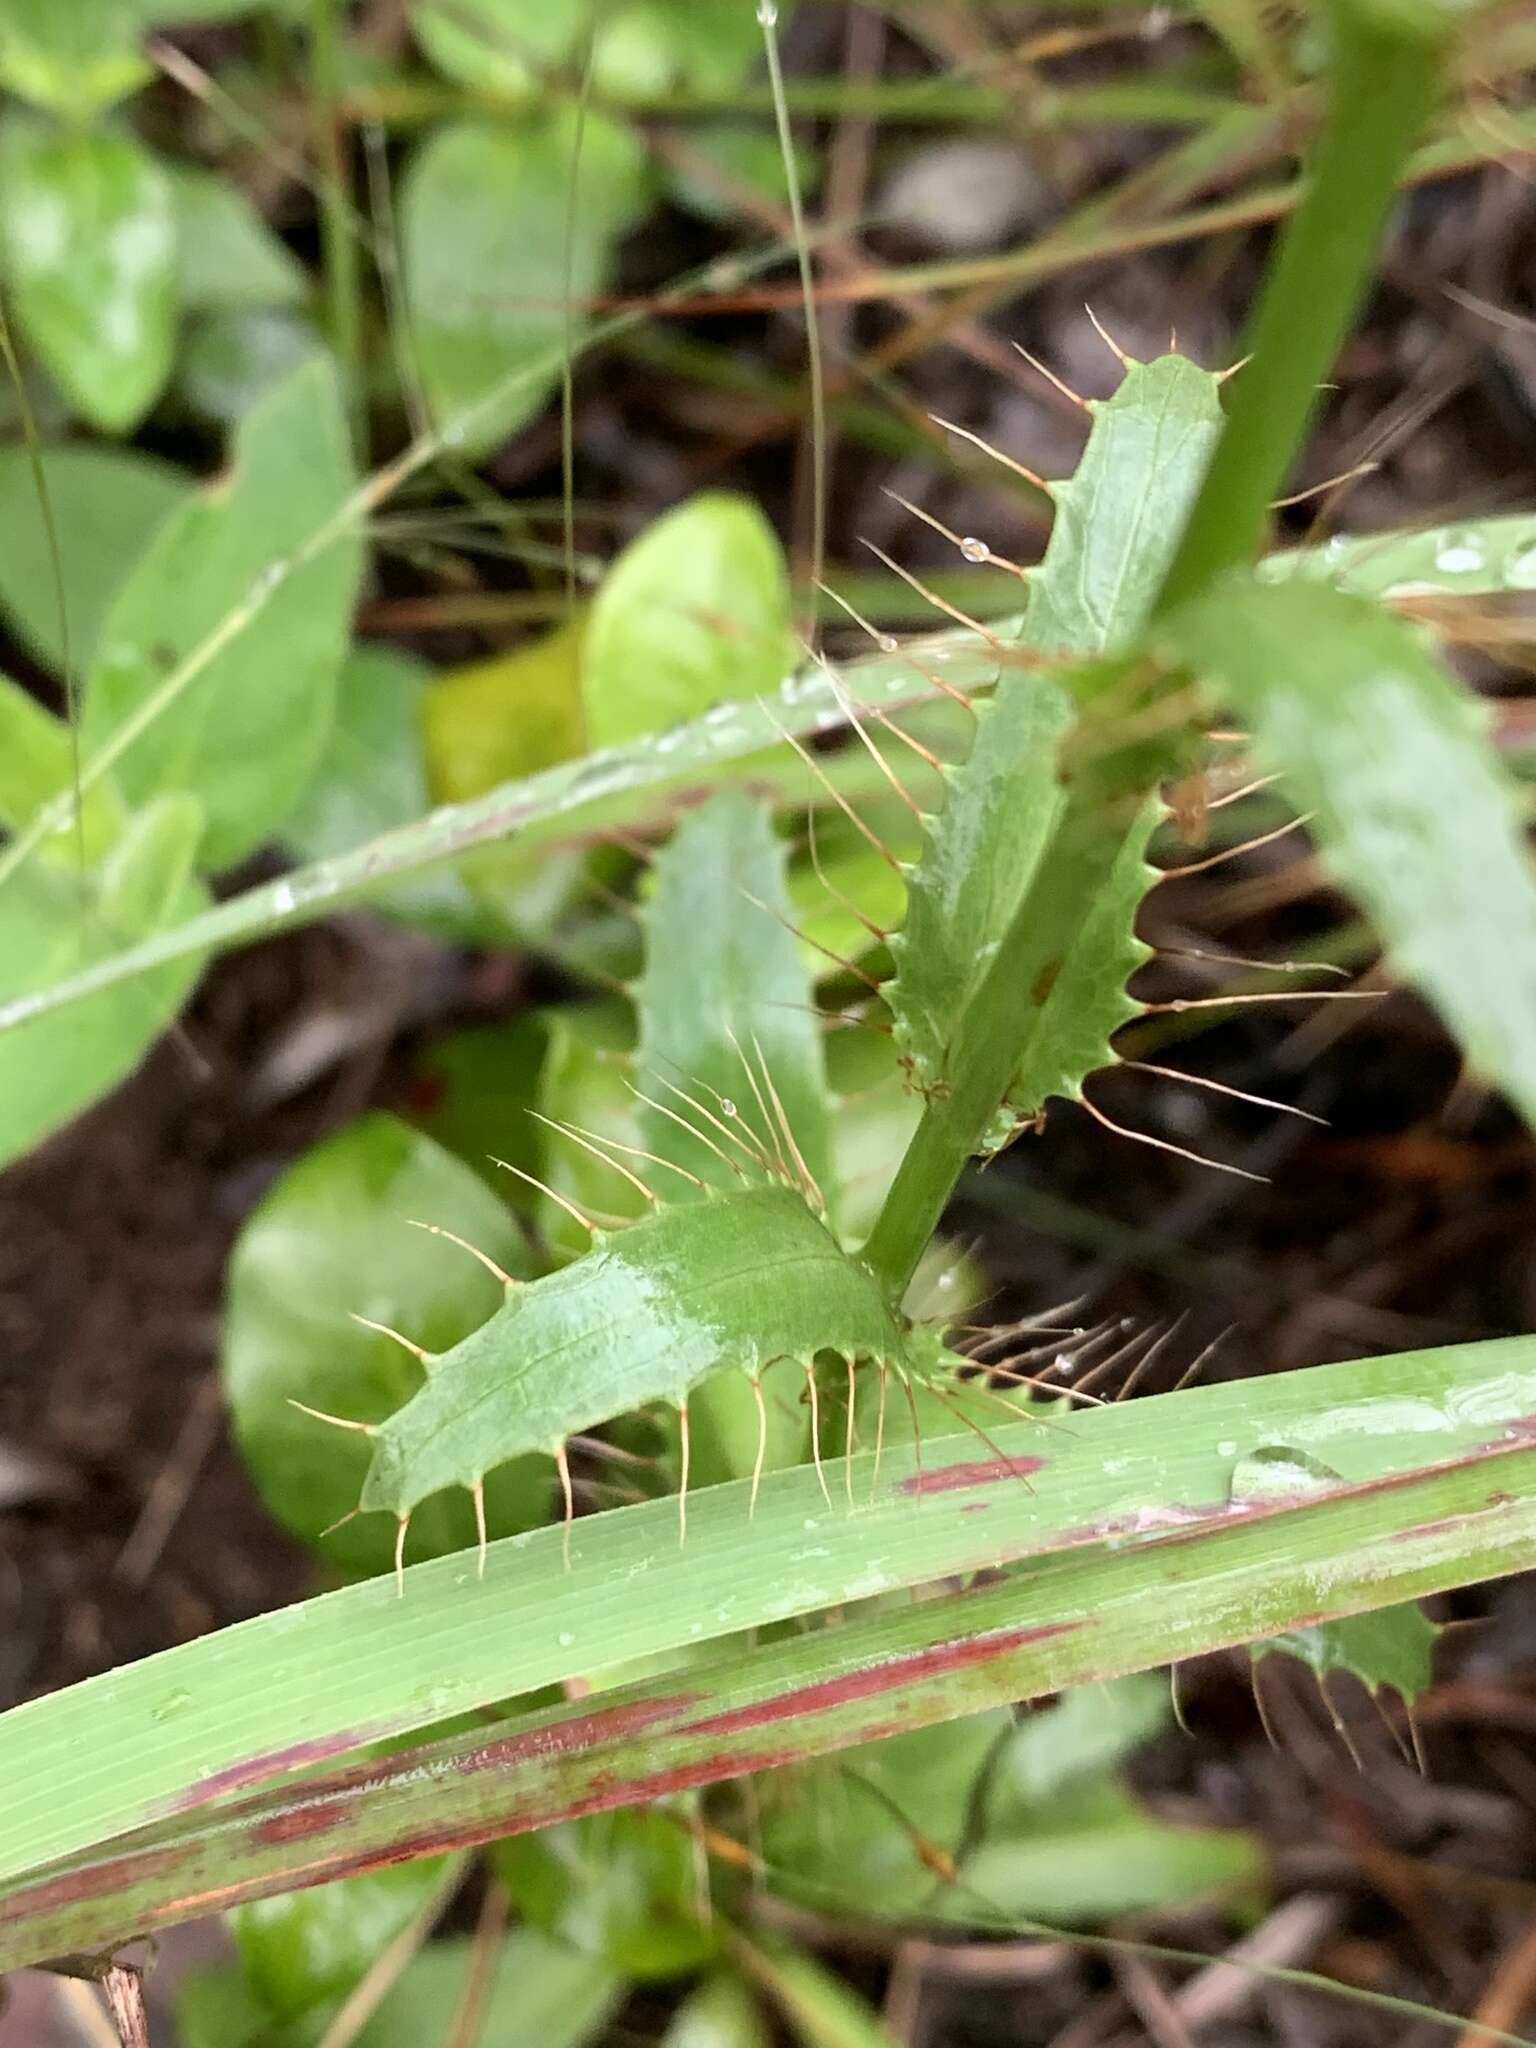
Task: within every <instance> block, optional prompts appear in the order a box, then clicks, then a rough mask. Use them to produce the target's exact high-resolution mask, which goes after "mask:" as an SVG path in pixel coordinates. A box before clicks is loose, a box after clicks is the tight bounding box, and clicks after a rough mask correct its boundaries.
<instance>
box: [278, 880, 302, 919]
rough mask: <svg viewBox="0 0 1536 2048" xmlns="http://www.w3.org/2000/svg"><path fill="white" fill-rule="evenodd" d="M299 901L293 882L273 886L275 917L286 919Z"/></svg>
mask: <svg viewBox="0 0 1536 2048" xmlns="http://www.w3.org/2000/svg"><path fill="white" fill-rule="evenodd" d="M298 900H299V899H298V896H297V894H296V892H295V890H294V887H293V884H292V883H291V882H276V883H274V884H273V887H272V898H271V901H272V910H273V914H274V915H275V916H277V917H286V916H287V915H288V913H289V911H290V910H292V909H293V907H294V905H295V904H296V903H297V902H298Z"/></svg>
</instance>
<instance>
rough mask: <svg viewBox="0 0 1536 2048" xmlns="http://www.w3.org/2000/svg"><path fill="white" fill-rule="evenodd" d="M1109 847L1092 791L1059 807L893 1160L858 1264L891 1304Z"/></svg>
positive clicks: (987, 1114)
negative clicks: (944, 1068) (1028, 883)
mask: <svg viewBox="0 0 1536 2048" xmlns="http://www.w3.org/2000/svg"><path fill="white" fill-rule="evenodd" d="M1118 849H1119V838H1118V835H1116V834H1115V833H1113V832H1111V831H1106V829H1105V816H1104V810H1103V804H1102V799H1101V794H1100V792H1099V791H1098V787H1097V785H1095V788H1094V793H1092V794H1089V793H1087V792H1084V793H1083V794H1081V795H1078V796H1075V797H1074V798H1073V799H1072V800H1071V801H1069V803H1068V806H1067V809H1066V812H1065V814H1064V816H1063V818H1062V822H1061V825H1060V826H1059V828H1058V830H1057V833H1056V836H1055V838H1054V840H1053V841H1052V843H1051V846H1050V847H1049V849H1048V850H1047V852H1046V854H1045V857H1044V860H1043V862H1042V865H1041V872H1040V874H1039V877H1038V878H1037V880H1036V882H1035V884H1034V886H1033V887H1032V888H1031V889H1029V890H1028V891H1027V892H1026V893H1025V895H1024V897H1023V898H1022V900H1021V902H1020V904H1019V908H1018V910H1017V912H1016V913H1015V916H1014V919H1013V922H1012V924H1011V925H1010V926H1009V928H1008V932H1007V935H1006V936H1005V938H1004V939H1003V942H1002V944H1001V945H1000V946H999V947H998V950H997V957H996V959H995V960H994V961H993V964H992V970H991V972H990V973H989V974H988V976H987V978H986V980H985V981H984V982H983V983H982V985H981V987H980V989H979V990H978V991H977V994H976V999H975V1001H974V1002H973V1003H972V1005H971V1008H970V1011H969V1013H968V1015H967V1017H966V1020H965V1057H964V1058H963V1059H961V1060H957V1062H956V1071H955V1075H954V1079H953V1082H952V1085H951V1086H950V1088H949V1090H948V1092H947V1093H937V1092H936V1093H934V1094H933V1095H931V1096H929V1098H928V1100H927V1102H926V1103H925V1105H924V1108H923V1114H922V1119H921V1121H920V1122H919V1124H918V1127H917V1129H916V1131H915V1132H914V1133H913V1135H912V1141H911V1143H910V1144H909V1145H908V1147H907V1149H906V1151H905V1153H904V1154H903V1155H902V1160H901V1164H900V1166H898V1167H897V1169H896V1177H895V1179H894V1180H893V1181H892V1182H891V1186H890V1189H889V1191H888V1193H887V1195H886V1198H885V1201H884V1203H883V1204H882V1206H881V1210H880V1214H879V1215H878V1216H877V1217H876V1219H875V1227H874V1229H873V1230H872V1231H871V1232H870V1235H869V1239H868V1242H867V1243H866V1244H865V1246H864V1252H863V1258H864V1263H865V1264H866V1265H867V1266H868V1267H869V1268H870V1269H871V1271H872V1272H873V1273H874V1274H875V1276H876V1278H877V1279H879V1280H880V1281H881V1282H882V1283H883V1284H884V1285H885V1287H886V1289H887V1291H888V1293H889V1294H890V1295H891V1296H892V1298H893V1299H899V1298H900V1296H901V1295H903V1294H905V1292H906V1290H907V1287H908V1285H909V1283H910V1281H911V1279H912V1275H913V1274H914V1273H915V1272H916V1271H917V1264H918V1260H919V1259H920V1258H921V1257H922V1255H923V1251H924V1248H925V1247H926V1246H927V1244H928V1241H929V1239H930V1238H931V1237H932V1236H933V1233H934V1232H935V1231H936V1230H937V1229H938V1227H939V1222H940V1219H941V1218H942V1216H943V1214H944V1209H945V1206H946V1205H947V1203H948V1201H949V1198H950V1195H951V1193H952V1192H953V1190H954V1186H955V1183H956V1182H957V1181H958V1180H959V1178H960V1175H961V1174H962V1173H963V1172H964V1171H965V1168H966V1165H967V1162H968V1161H969V1160H970V1159H971V1157H972V1156H973V1154H974V1153H975V1152H976V1151H977V1149H978V1147H979V1146H980V1144H981V1142H982V1139H983V1138H984V1137H985V1135H986V1132H987V1129H988V1127H989V1126H990V1124H991V1122H992V1119H993V1118H994V1117H995V1116H996V1114H997V1106H998V1104H999V1103H1000V1102H1001V1101H1002V1100H1003V1097H1004V1096H1005V1095H1006V1093H1007V1091H1008V1088H1009V1085H1010V1083H1011V1082H1012V1080H1013V1077H1014V1075H1015V1073H1016V1072H1017V1070H1018V1064H1019V1052H1020V1039H1019V1022H1020V1019H1021V1018H1022V1017H1024V1016H1026V1015H1029V1014H1032V1011H1033V1006H1032V1005H1031V1004H1030V1002H1029V1001H1028V1000H1027V992H1028V991H1029V990H1031V989H1034V988H1038V987H1040V986H1041V985H1042V984H1043V983H1044V982H1046V981H1048V980H1049V979H1051V978H1052V977H1053V973H1054V968H1055V966H1056V965H1058V964H1059V962H1060V960H1061V957H1062V955H1063V953H1064V952H1065V949H1066V946H1067V943H1068V941H1069V939H1070V937H1071V934H1072V929H1073V926H1074V924H1075V923H1076V921H1077V920H1078V919H1079V918H1080V917H1081V916H1082V915H1083V913H1084V911H1085V909H1086V907H1087V906H1088V905H1089V904H1091V903H1092V902H1093V900H1094V897H1095V895H1096V894H1097V892H1098V890H1099V889H1100V888H1101V887H1102V886H1103V885H1104V884H1105V883H1106V881H1107V880H1108V876H1109V870H1110V868H1111V867H1112V865H1113V863H1114V857H1115V854H1116V852H1117V851H1118Z"/></svg>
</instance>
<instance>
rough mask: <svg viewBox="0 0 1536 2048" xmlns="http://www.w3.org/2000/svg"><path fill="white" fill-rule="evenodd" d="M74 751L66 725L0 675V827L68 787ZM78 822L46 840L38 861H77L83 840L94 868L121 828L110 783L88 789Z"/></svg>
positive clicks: (21, 819) (25, 820) (23, 819)
mask: <svg viewBox="0 0 1536 2048" xmlns="http://www.w3.org/2000/svg"><path fill="white" fill-rule="evenodd" d="M74 769H75V756H74V749H73V747H72V746H71V745H70V737H69V727H68V726H67V725H66V724H65V723H64V721H63V719H62V718H55V716H54V715H53V713H52V712H51V711H49V710H47V709H46V708H45V707H44V706H43V705H41V704H39V703H38V701H37V699H36V698H35V697H33V696H30V695H29V694H28V693H27V691H25V690H24V689H23V688H22V687H21V685H20V684H19V683H15V682H12V680H11V678H10V677H9V676H3V675H0V827H3V828H6V829H9V830H11V831H15V830H17V829H18V828H19V827H22V826H25V825H27V824H29V823H30V822H31V820H32V818H33V817H34V816H35V814H36V813H37V812H38V811H39V810H41V809H42V807H43V805H44V804H46V803H47V802H49V800H50V799H51V798H53V797H55V796H57V795H58V793H59V791H60V790H63V789H68V788H69V787H70V786H71V783H72V781H73V777H74ZM81 808H82V813H83V817H82V827H83V829H82V830H81V831H79V832H77V831H76V830H75V828H74V826H73V825H71V828H70V830H69V831H68V832H67V833H66V834H65V835H64V837H63V838H62V839H49V840H44V842H43V843H42V845H41V846H39V847H38V849H37V857H38V858H39V859H40V860H50V861H53V862H56V863H58V864H59V865H61V866H64V867H70V866H74V865H77V864H78V862H79V859H80V853H81V848H82V845H83V847H84V852H85V864H86V866H87V867H88V868H90V867H95V866H96V865H97V863H98V862H99V861H100V860H101V858H102V856H103V855H104V854H105V853H106V851H107V849H108V848H109V847H110V846H111V845H112V844H113V842H114V841H115V840H116V839H117V837H118V835H119V834H120V833H121V831H122V829H123V807H122V804H121V803H120V802H119V800H118V796H117V792H116V790H115V789H114V788H113V787H112V785H111V784H110V783H109V782H98V783H96V784H95V785H94V787H93V788H91V789H89V790H87V791H86V794H85V801H84V803H83V805H82V807H81Z"/></svg>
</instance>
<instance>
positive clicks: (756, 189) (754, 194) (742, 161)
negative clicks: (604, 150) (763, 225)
mask: <svg viewBox="0 0 1536 2048" xmlns="http://www.w3.org/2000/svg"><path fill="white" fill-rule="evenodd" d="M756 41H758V47H762V35H758V37H756ZM680 143H682V147H680V150H678V152H676V156H672V158H670V160H668V164H666V180H668V193H670V195H672V199H674V201H676V205H680V207H686V209H688V211H690V213H696V215H700V219H707V221H721V223H725V221H735V219H739V217H741V211H743V205H741V199H756V201H766V203H768V205H782V203H784V156H782V152H780V147H778V135H774V131H772V129H766V127H758V125H754V123H745V121H698V123H690V125H688V131H686V133H684V135H682V137H680ZM795 170H797V176H799V182H801V193H805V195H807V197H811V195H815V190H817V186H819V184H821V158H819V154H817V152H815V150H813V147H809V145H807V143H799V145H797V150H795ZM737 195H741V197H739V199H737Z"/></svg>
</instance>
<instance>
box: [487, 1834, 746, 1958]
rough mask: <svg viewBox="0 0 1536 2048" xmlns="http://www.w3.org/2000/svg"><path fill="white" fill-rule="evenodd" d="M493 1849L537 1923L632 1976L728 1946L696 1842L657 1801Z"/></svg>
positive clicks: (517, 1899)
mask: <svg viewBox="0 0 1536 2048" xmlns="http://www.w3.org/2000/svg"><path fill="white" fill-rule="evenodd" d="M493 1855H494V1859H495V1864H496V1869H497V1872H498V1874H499V1875H500V1877H501V1880H502V1882H503V1883H504V1884H505V1885H506V1887H507V1890H508V1891H509V1892H510V1894H511V1896H512V1899H513V1902H514V1904H515V1905H516V1906H517V1909H518V1911H519V1913H521V1915H522V1916H523V1918H524V1919H525V1920H527V1921H528V1922H529V1923H530V1925H532V1926H534V1927H537V1928H538V1929H539V1930H540V1931H541V1932H542V1933H545V1934H548V1935H551V1936H555V1937H557V1938H558V1939H559V1940H561V1941H563V1942H565V1943H566V1944H567V1945H568V1946H569V1947H571V1948H573V1949H577V1950H580V1951H581V1952H582V1953H583V1954H585V1955H589V1956H594V1957H596V1958H598V1959H599V1960H600V1961H602V1962H603V1963H605V1964H606V1965H607V1966H608V1968H610V1969H612V1970H616V1971H619V1972H621V1973H622V1974H623V1975H624V1976H626V1977H638V1978H641V1979H649V1978H656V1977H676V1976H681V1975H682V1974H684V1973H685V1972H686V1971H689V1970H697V1969H699V1968H701V1967H702V1966H703V1965H704V1964H705V1963H707V1962H710V1961H712V1960H713V1959H714V1957H715V1956H716V1955H718V1953H719V1952H720V1949H721V1946H722V1943H723V1939H724V1931H723V1929H722V1928H721V1927H720V1925H719V1924H718V1923H717V1922H716V1921H715V1920H714V1919H713V1917H712V1916H711V1915H710V1914H709V1911H708V1907H707V1902H703V1901H701V1899H700V1894H699V1874H698V1867H697V1864H696V1862H695V1858H694V1851H693V1844H692V1842H691V1841H690V1839H689V1837H688V1834H687V1833H686V1831H685V1830H684V1829H683V1828H681V1827H679V1826H678V1825H677V1823H676V1821H674V1820H673V1819H671V1818H670V1817H669V1816H668V1815H667V1814H666V1813H664V1812H661V1811H659V1810H658V1809H656V1808H654V1807H652V1808H641V1809H639V1810H637V1811H636V1810H620V1811H618V1812H615V1813H598V1814H592V1815H591V1816H589V1817H588V1818H587V1819H585V1820H575V1821H564V1822H562V1823H561V1824H560V1825H559V1826H558V1827H553V1828H542V1829H541V1830H540V1831H539V1832H538V1833H537V1834H533V1835H513V1836H512V1837H511V1838H510V1839H509V1840H507V1841H505V1842H498V1843H497V1845H496V1847H495V1850H494V1851H493Z"/></svg>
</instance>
